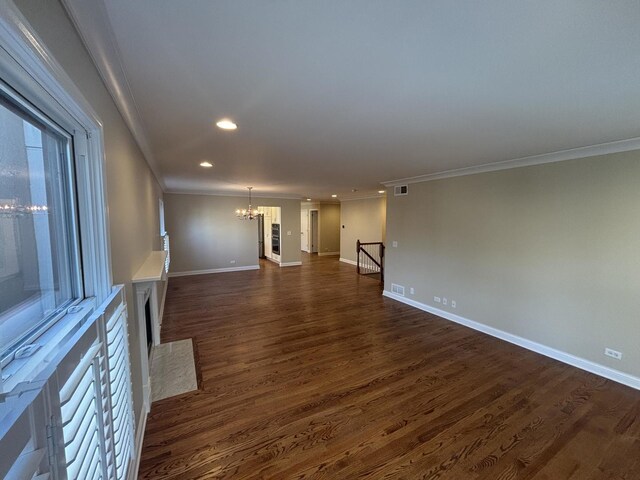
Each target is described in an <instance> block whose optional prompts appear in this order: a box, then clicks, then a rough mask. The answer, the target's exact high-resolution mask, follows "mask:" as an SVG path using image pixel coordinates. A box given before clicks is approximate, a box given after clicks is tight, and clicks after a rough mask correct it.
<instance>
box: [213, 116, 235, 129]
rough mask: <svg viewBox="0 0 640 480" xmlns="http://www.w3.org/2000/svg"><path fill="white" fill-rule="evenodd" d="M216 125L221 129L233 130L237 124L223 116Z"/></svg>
mask: <svg viewBox="0 0 640 480" xmlns="http://www.w3.org/2000/svg"><path fill="white" fill-rule="evenodd" d="M216 125H217V126H218V128H221V129H223V130H235V129H236V128H238V125H236V124H235V123H233V122H232V121H231V120H229V119H228V118H223V119H222V120H220V121H218V122H216Z"/></svg>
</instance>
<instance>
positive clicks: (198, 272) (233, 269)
mask: <svg viewBox="0 0 640 480" xmlns="http://www.w3.org/2000/svg"><path fill="white" fill-rule="evenodd" d="M244 270H260V265H247V266H246V267H230V268H210V269H208V270H191V271H188V272H171V273H169V277H186V276H189V275H206V274H208V273H227V272H242V271H244Z"/></svg>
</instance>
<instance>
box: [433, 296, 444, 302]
mask: <svg viewBox="0 0 640 480" xmlns="http://www.w3.org/2000/svg"><path fill="white" fill-rule="evenodd" d="M433 301H434V302H436V303H440V302H441V301H442V300H440V297H433Z"/></svg>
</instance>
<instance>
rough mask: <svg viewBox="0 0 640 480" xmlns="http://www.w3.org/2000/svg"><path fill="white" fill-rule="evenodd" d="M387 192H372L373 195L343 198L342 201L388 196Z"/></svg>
mask: <svg viewBox="0 0 640 480" xmlns="http://www.w3.org/2000/svg"><path fill="white" fill-rule="evenodd" d="M386 196H387V194H386V193H372V194H371V195H360V196H359V197H348V198H341V199H340V202H352V201H354V200H372V199H374V198H386Z"/></svg>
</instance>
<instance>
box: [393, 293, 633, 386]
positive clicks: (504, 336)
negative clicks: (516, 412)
mask: <svg viewBox="0 0 640 480" xmlns="http://www.w3.org/2000/svg"><path fill="white" fill-rule="evenodd" d="M382 295H384V296H385V297H388V298H392V299H393V300H397V301H398V302H402V303H404V304H407V305H410V306H412V307H415V308H418V309H420V310H423V311H425V312H429V313H432V314H434V315H437V316H438V317H441V318H444V319H446V320H450V321H452V322H455V323H458V324H460V325H464V326H465V327H469V328H472V329H473V330H477V331H479V332H482V333H486V334H487V335H491V336H492V337H496V338H499V339H500V340H504V341H507V342H509V343H513V344H514V345H518V346H519V347H523V348H526V349H527V350H531V351H533V352H536V353H539V354H541V355H544V356H546V357H550V358H553V359H555V360H558V361H560V362H563V363H566V364H568V365H572V366H574V367H577V368H580V369H581V370H586V371H587V372H591V373H595V374H596V375H600V376H602V377H605V378H608V379H609V380H613V381H614V382H618V383H622V384H623V385H627V386H629V387H631V388H635V389H636V390H640V378H638V377H635V376H633V375H629V374H628V373H624V372H621V371H619V370H615V369H613V368H610V367H606V366H604V365H600V364H599V363H596V362H592V361H591V360H586V359H584V358H581V357H576V356H575V355H571V354H570V353H566V352H563V351H561V350H556V349H555V348H552V347H548V346H546V345H542V344H541V343H537V342H534V341H532V340H527V339H526V338H522V337H519V336H518V335H514V334H512V333H508V332H505V331H504V330H499V329H497V328H494V327H490V326H488V325H485V324H484V323H479V322H476V321H474V320H469V319H468V318H464V317H461V316H459V315H456V314H454V313H451V312H447V311H445V310H440V309H439V308H435V307H432V306H430V305H427V304H424V303H421V302H416V301H415V300H411V299H410V298H406V297H403V296H401V295H398V294H395V293H393V292H389V291H388V290H385V291H384V292H383V293H382Z"/></svg>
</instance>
